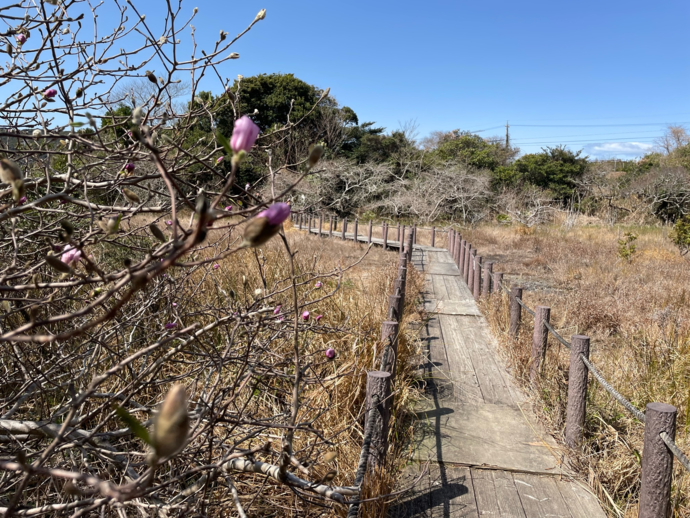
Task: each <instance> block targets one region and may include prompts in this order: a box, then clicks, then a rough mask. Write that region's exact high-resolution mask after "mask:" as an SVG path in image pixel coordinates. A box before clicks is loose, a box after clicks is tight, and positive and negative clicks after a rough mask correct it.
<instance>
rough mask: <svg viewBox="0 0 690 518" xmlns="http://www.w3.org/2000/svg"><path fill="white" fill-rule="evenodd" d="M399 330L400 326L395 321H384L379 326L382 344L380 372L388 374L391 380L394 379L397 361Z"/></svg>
mask: <svg viewBox="0 0 690 518" xmlns="http://www.w3.org/2000/svg"><path fill="white" fill-rule="evenodd" d="M399 330H400V325H399V324H398V322H397V321H395V320H386V321H384V322H383V324H381V343H382V344H383V351H382V357H381V370H382V371H385V372H390V374H391V376H392V378H391V379H394V378H395V366H396V364H397V361H398V331H399ZM386 346H388V354H385V353H386Z"/></svg>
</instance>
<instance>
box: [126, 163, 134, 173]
mask: <svg viewBox="0 0 690 518" xmlns="http://www.w3.org/2000/svg"><path fill="white" fill-rule="evenodd" d="M134 167H135V166H134V164H133V163H132V162H127V163H126V164H125V166H124V167H123V169H124V170H125V171H127V172H128V173H131V172H132V171H134Z"/></svg>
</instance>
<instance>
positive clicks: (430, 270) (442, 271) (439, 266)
mask: <svg viewBox="0 0 690 518" xmlns="http://www.w3.org/2000/svg"><path fill="white" fill-rule="evenodd" d="M425 271H426V273H427V274H429V275H454V276H460V271H458V267H457V266H455V264H453V263H430V264H428V265H426V268H425Z"/></svg>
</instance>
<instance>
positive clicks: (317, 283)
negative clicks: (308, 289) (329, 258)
mask: <svg viewBox="0 0 690 518" xmlns="http://www.w3.org/2000/svg"><path fill="white" fill-rule="evenodd" d="M321 286H323V284H321V281H317V282H316V284H314V288H316V289H317V290H318V289H319V288H320V287H321Z"/></svg>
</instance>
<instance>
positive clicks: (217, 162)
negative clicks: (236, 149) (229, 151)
mask: <svg viewBox="0 0 690 518" xmlns="http://www.w3.org/2000/svg"><path fill="white" fill-rule="evenodd" d="M224 158H225V157H224V156H219V157H218V158H216V164H220V163H221V162H222V161H223V159H224Z"/></svg>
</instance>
